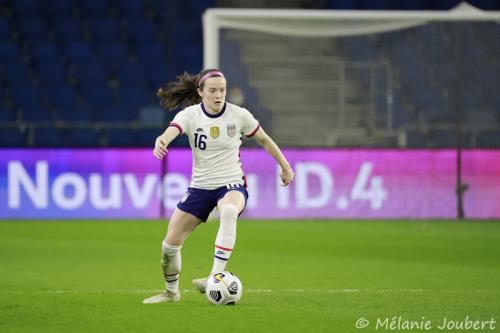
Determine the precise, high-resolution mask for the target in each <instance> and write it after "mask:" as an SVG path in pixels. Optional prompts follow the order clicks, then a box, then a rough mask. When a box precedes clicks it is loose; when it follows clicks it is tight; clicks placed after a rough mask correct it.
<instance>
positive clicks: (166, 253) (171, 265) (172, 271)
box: [143, 208, 201, 304]
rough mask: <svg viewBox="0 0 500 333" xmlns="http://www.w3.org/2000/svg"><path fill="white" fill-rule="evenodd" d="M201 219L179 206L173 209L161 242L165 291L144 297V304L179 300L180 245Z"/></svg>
mask: <svg viewBox="0 0 500 333" xmlns="http://www.w3.org/2000/svg"><path fill="white" fill-rule="evenodd" d="M200 223H201V220H200V219H199V218H198V217H196V216H194V215H192V214H189V213H186V212H184V211H182V210H180V209H179V208H176V209H175V210H174V213H173V214H172V217H171V218H170V222H169V224H168V230H167V236H166V237H165V239H164V240H163V243H162V260H161V265H162V270H163V276H164V278H165V283H166V291H165V292H163V293H161V294H158V295H155V296H153V297H149V298H146V299H145V300H144V301H143V303H144V304H152V303H162V302H178V301H179V300H180V292H179V274H180V272H181V247H182V244H183V243H184V241H185V240H186V238H187V237H188V236H189V235H190V234H191V232H193V231H194V229H196V227H197V226H198V225H199V224H200Z"/></svg>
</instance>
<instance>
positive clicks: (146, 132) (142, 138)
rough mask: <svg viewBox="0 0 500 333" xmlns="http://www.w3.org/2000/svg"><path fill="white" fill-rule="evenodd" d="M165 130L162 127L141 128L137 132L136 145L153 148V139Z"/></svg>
mask: <svg viewBox="0 0 500 333" xmlns="http://www.w3.org/2000/svg"><path fill="white" fill-rule="evenodd" d="M164 130H165V128H164V127H158V128H143V129H140V130H139V131H138V135H137V143H136V145H138V146H142V147H154V144H155V139H156V138H157V137H158V135H160V134H161V133H162V132H163V131H164Z"/></svg>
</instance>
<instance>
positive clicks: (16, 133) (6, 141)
mask: <svg viewBox="0 0 500 333" xmlns="http://www.w3.org/2000/svg"><path fill="white" fill-rule="evenodd" d="M26 137H27V133H26V131H25V130H23V129H21V128H3V129H2V130H1V131H0V147H23V146H25V145H26Z"/></svg>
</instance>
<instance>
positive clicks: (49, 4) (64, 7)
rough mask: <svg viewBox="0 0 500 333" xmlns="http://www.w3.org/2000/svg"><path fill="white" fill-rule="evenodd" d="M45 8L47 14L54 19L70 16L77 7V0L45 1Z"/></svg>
mask: <svg viewBox="0 0 500 333" xmlns="http://www.w3.org/2000/svg"><path fill="white" fill-rule="evenodd" d="M43 7H44V11H45V13H46V14H47V15H48V16H50V17H53V18H58V17H64V16H70V15H71V14H72V13H73V10H74V8H75V7H76V1H75V0H64V1H54V0H49V1H43Z"/></svg>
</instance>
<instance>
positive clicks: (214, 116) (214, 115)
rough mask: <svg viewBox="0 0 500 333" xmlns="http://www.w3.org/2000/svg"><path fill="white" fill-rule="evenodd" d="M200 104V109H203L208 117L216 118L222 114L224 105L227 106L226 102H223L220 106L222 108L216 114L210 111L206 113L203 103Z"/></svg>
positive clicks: (224, 108)
mask: <svg viewBox="0 0 500 333" xmlns="http://www.w3.org/2000/svg"><path fill="white" fill-rule="evenodd" d="M200 105H201V109H202V110H203V113H204V114H205V115H206V116H207V117H209V118H218V117H220V116H222V115H223V114H224V111H226V106H227V103H226V102H224V106H223V107H222V110H220V112H219V113H217V114H211V113H208V112H207V110H205V105H203V103H201V104H200Z"/></svg>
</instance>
